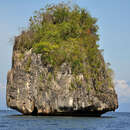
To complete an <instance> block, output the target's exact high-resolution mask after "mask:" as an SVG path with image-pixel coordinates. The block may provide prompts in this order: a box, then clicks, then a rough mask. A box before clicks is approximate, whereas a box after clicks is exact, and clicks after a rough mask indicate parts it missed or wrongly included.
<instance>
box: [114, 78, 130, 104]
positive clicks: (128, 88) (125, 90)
mask: <svg viewBox="0 0 130 130" xmlns="http://www.w3.org/2000/svg"><path fill="white" fill-rule="evenodd" d="M115 87H116V92H117V95H118V98H119V102H120V103H128V102H130V85H129V84H128V83H127V82H126V81H125V80H116V81H115Z"/></svg>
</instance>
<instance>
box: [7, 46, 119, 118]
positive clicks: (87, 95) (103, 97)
mask: <svg viewBox="0 0 130 130" xmlns="http://www.w3.org/2000/svg"><path fill="white" fill-rule="evenodd" d="M75 78H78V79H79V81H80V84H77V83H76V81H75ZM101 78H104V75H102V77H101ZM104 80H105V79H104ZM106 82H107V81H106ZM6 98H7V105H8V107H10V108H12V109H16V110H18V111H19V112H21V113H23V114H27V115H80V116H100V115H101V114H103V113H105V112H108V111H114V110H115V109H117V108H118V100H117V95H116V93H115V90H114V86H111V87H108V86H107V84H104V87H101V88H99V89H98V90H97V89H96V88H95V87H94V86H93V81H92V80H90V83H89V85H88V84H86V82H85V79H84V76H83V75H82V74H80V75H77V76H76V77H75V76H73V74H72V72H71V68H70V67H69V65H68V64H66V63H63V64H62V65H61V67H60V69H59V70H57V71H54V70H53V68H52V67H51V66H50V65H46V66H45V65H43V64H42V61H41V55H40V54H35V53H33V52H32V49H30V50H29V51H26V52H25V53H24V54H21V53H20V52H19V51H18V50H15V48H14V50H13V61H12V68H11V70H10V71H9V72H8V77H7V95H6Z"/></svg>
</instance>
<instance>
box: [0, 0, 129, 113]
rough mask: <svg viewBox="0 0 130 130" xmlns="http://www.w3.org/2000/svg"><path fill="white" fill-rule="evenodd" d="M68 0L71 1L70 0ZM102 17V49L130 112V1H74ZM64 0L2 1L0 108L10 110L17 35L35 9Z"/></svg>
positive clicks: (121, 102)
mask: <svg viewBox="0 0 130 130" xmlns="http://www.w3.org/2000/svg"><path fill="white" fill-rule="evenodd" d="M66 1H67V0H66ZM71 1H72V4H78V5H79V6H80V7H83V8H86V9H87V10H88V11H89V12H90V14H91V15H92V16H93V17H96V18H97V19H98V22H97V25H98V26H99V32H98V33H99V35H100V41H99V45H100V48H101V49H104V52H103V55H104V58H105V61H106V62H110V63H111V68H112V69H113V70H114V83H115V88H116V92H117V94H118V98H119V109H118V111H121V112H126V111H129V112H130V109H129V108H130V69H129V67H130V59H129V58H130V15H129V12H130V0H71ZM59 2H62V1H61V0H21V1H18V0H13V1H11V0H0V109H6V98H5V95H6V79H7V72H8V70H10V69H11V58H12V48H13V40H14V36H17V35H18V34H20V31H21V30H22V29H23V28H26V27H27V26H28V23H29V22H28V19H29V18H30V16H32V15H33V12H34V11H35V10H39V9H40V8H43V7H45V5H46V4H56V3H59Z"/></svg>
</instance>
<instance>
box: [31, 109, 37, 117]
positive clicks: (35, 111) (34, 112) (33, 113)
mask: <svg viewBox="0 0 130 130" xmlns="http://www.w3.org/2000/svg"><path fill="white" fill-rule="evenodd" d="M37 113H38V110H37V107H34V110H33V112H32V115H33V116H36V115H37Z"/></svg>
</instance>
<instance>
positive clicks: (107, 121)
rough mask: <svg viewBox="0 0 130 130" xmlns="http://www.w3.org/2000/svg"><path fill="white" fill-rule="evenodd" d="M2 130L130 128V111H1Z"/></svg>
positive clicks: (0, 125) (120, 129)
mask: <svg viewBox="0 0 130 130" xmlns="http://www.w3.org/2000/svg"><path fill="white" fill-rule="evenodd" d="M0 130H130V113H125V112H110V113H107V114H104V115H102V116H101V117H71V116H69V117H64V116H60V117H59V116H23V115H22V114H20V113H18V112H16V111H4V110H1V111H0Z"/></svg>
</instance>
